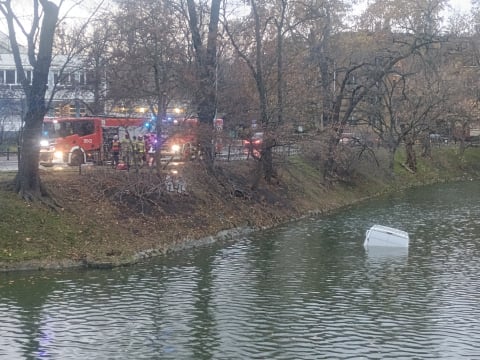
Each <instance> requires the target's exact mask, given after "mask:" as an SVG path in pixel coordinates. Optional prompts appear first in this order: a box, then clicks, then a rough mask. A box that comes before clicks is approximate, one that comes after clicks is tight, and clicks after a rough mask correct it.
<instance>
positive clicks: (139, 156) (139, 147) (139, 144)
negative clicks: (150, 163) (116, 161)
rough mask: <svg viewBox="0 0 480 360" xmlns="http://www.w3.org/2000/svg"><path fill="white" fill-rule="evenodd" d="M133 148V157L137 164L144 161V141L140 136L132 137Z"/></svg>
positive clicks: (141, 163)
mask: <svg viewBox="0 0 480 360" xmlns="http://www.w3.org/2000/svg"><path fill="white" fill-rule="evenodd" d="M133 148H134V151H135V158H136V161H137V164H138V165H143V163H144V162H145V160H146V158H145V141H144V140H143V137H142V136H139V137H138V138H137V137H136V136H134V137H133Z"/></svg>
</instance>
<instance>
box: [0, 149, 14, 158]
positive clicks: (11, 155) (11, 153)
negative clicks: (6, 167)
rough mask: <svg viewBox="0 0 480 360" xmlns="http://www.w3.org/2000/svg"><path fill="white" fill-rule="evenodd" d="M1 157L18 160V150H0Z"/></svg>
mask: <svg viewBox="0 0 480 360" xmlns="http://www.w3.org/2000/svg"><path fill="white" fill-rule="evenodd" d="M0 157H1V158H3V160H15V161H17V160H18V151H10V150H8V149H7V150H6V151H0Z"/></svg>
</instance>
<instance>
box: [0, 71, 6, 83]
mask: <svg viewBox="0 0 480 360" xmlns="http://www.w3.org/2000/svg"><path fill="white" fill-rule="evenodd" d="M0 84H5V71H3V70H0Z"/></svg>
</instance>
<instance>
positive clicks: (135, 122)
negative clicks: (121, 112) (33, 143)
mask: <svg viewBox="0 0 480 360" xmlns="http://www.w3.org/2000/svg"><path fill="white" fill-rule="evenodd" d="M144 124H145V119H143V118H127V117H100V116H98V117H94V116H92V117H45V118H44V120H43V130H42V140H41V142H40V164H41V165H43V166H52V165H54V164H68V165H72V166H79V165H81V164H84V163H87V162H93V163H97V164H102V163H105V162H108V161H110V160H111V154H110V147H111V144H112V141H113V137H114V136H115V135H117V136H118V137H119V138H120V139H123V138H124V136H125V134H126V133H128V134H129V135H130V138H132V137H133V136H143V134H144V132H145V129H144Z"/></svg>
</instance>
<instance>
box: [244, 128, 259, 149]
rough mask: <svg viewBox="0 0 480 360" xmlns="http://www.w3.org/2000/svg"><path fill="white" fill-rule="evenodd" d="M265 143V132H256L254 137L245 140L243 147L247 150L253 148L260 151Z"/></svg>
mask: <svg viewBox="0 0 480 360" xmlns="http://www.w3.org/2000/svg"><path fill="white" fill-rule="evenodd" d="M262 142H263V132H256V133H255V134H253V135H252V137H251V138H249V139H244V140H243V146H244V147H245V148H248V149H250V148H252V149H256V150H260V148H261V146H262Z"/></svg>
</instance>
